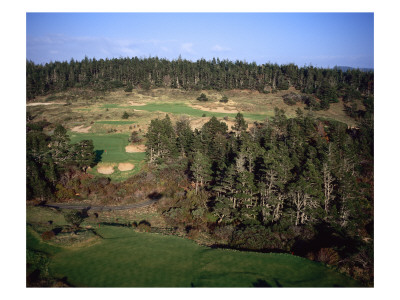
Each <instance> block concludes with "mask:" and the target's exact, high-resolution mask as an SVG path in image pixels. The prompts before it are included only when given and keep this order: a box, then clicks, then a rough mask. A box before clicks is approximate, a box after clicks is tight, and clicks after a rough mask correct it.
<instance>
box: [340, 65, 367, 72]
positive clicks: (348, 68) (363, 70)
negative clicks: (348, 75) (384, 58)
mask: <svg viewBox="0 0 400 300" xmlns="http://www.w3.org/2000/svg"><path fill="white" fill-rule="evenodd" d="M333 69H336V70H342V71H343V72H346V71H348V70H360V71H362V72H373V71H374V68H353V67H348V66H335V67H333Z"/></svg>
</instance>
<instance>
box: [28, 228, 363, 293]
mask: <svg viewBox="0 0 400 300" xmlns="http://www.w3.org/2000/svg"><path fill="white" fill-rule="evenodd" d="M96 232H97V234H98V235H100V236H101V237H102V238H100V239H98V240H97V242H95V243H92V244H90V245H85V246H84V247H83V246H82V245H80V246H75V247H74V246H72V247H71V246H70V247H60V246H54V245H51V244H49V243H44V242H42V241H40V238H39V235H38V234H36V233H35V232H34V231H33V230H32V229H31V228H28V230H27V247H28V250H29V251H30V252H31V253H38V252H40V253H45V254H46V255H47V257H48V262H47V265H48V273H49V274H50V275H51V276H52V277H54V278H64V280H66V281H67V282H68V283H69V284H70V285H72V286H76V287H254V286H256V287H297V286H301V287H334V286H341V287H350V286H358V283H357V282H356V281H354V280H353V279H351V278H349V277H346V276H344V275H342V274H340V273H338V272H336V271H335V270H333V269H331V268H329V267H327V266H325V265H323V264H320V263H316V262H312V261H309V260H307V259H304V258H301V257H296V256H293V255H290V254H278V253H254V252H240V251H234V250H225V249H224V250H223V249H212V248H209V247H205V246H200V245H198V244H196V243H195V242H193V241H191V240H187V239H183V238H180V237H176V236H166V235H160V234H154V233H146V232H137V231H135V230H133V229H132V228H127V227H115V226H106V225H102V226H101V227H100V228H96Z"/></svg>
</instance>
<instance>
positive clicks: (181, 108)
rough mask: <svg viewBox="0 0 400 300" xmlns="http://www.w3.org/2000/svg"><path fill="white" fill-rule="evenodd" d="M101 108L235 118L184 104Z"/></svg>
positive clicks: (261, 117)
mask: <svg viewBox="0 0 400 300" xmlns="http://www.w3.org/2000/svg"><path fill="white" fill-rule="evenodd" d="M103 108H121V109H129V108H130V109H138V110H145V111H149V112H158V111H159V112H165V113H170V114H177V115H188V116H193V117H198V118H199V117H202V116H203V115H206V116H207V117H212V116H215V117H219V118H223V117H225V116H228V117H231V118H234V117H235V116H236V113H221V112H210V111H204V110H200V109H195V108H192V107H190V106H188V105H186V104H185V103H149V104H146V105H141V106H134V105H132V106H128V107H125V106H119V105H115V104H114V105H110V104H106V105H105V106H104V107H103ZM243 115H244V117H245V118H248V119H252V120H258V121H261V120H265V119H266V118H267V117H268V115H267V113H266V114H255V113H247V112H243Z"/></svg>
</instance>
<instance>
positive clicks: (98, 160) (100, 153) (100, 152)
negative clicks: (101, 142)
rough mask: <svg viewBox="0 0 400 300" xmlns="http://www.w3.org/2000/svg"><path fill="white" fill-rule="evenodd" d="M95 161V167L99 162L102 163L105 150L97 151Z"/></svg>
mask: <svg viewBox="0 0 400 300" xmlns="http://www.w3.org/2000/svg"><path fill="white" fill-rule="evenodd" d="M94 152H95V155H96V157H95V159H94V163H93V164H94V165H97V164H98V163H99V162H101V158H102V156H103V153H104V150H95V151H94Z"/></svg>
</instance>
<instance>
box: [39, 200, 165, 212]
mask: <svg viewBox="0 0 400 300" xmlns="http://www.w3.org/2000/svg"><path fill="white" fill-rule="evenodd" d="M158 200H160V199H151V200H147V201H143V202H140V203H135V204H129V205H121V206H101V205H79V204H78V205H74V204H64V203H47V204H43V206H45V207H53V208H61V209H87V210H93V211H111V210H126V209H134V208H140V207H145V206H149V205H152V204H153V203H156V202H157V201H158Z"/></svg>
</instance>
